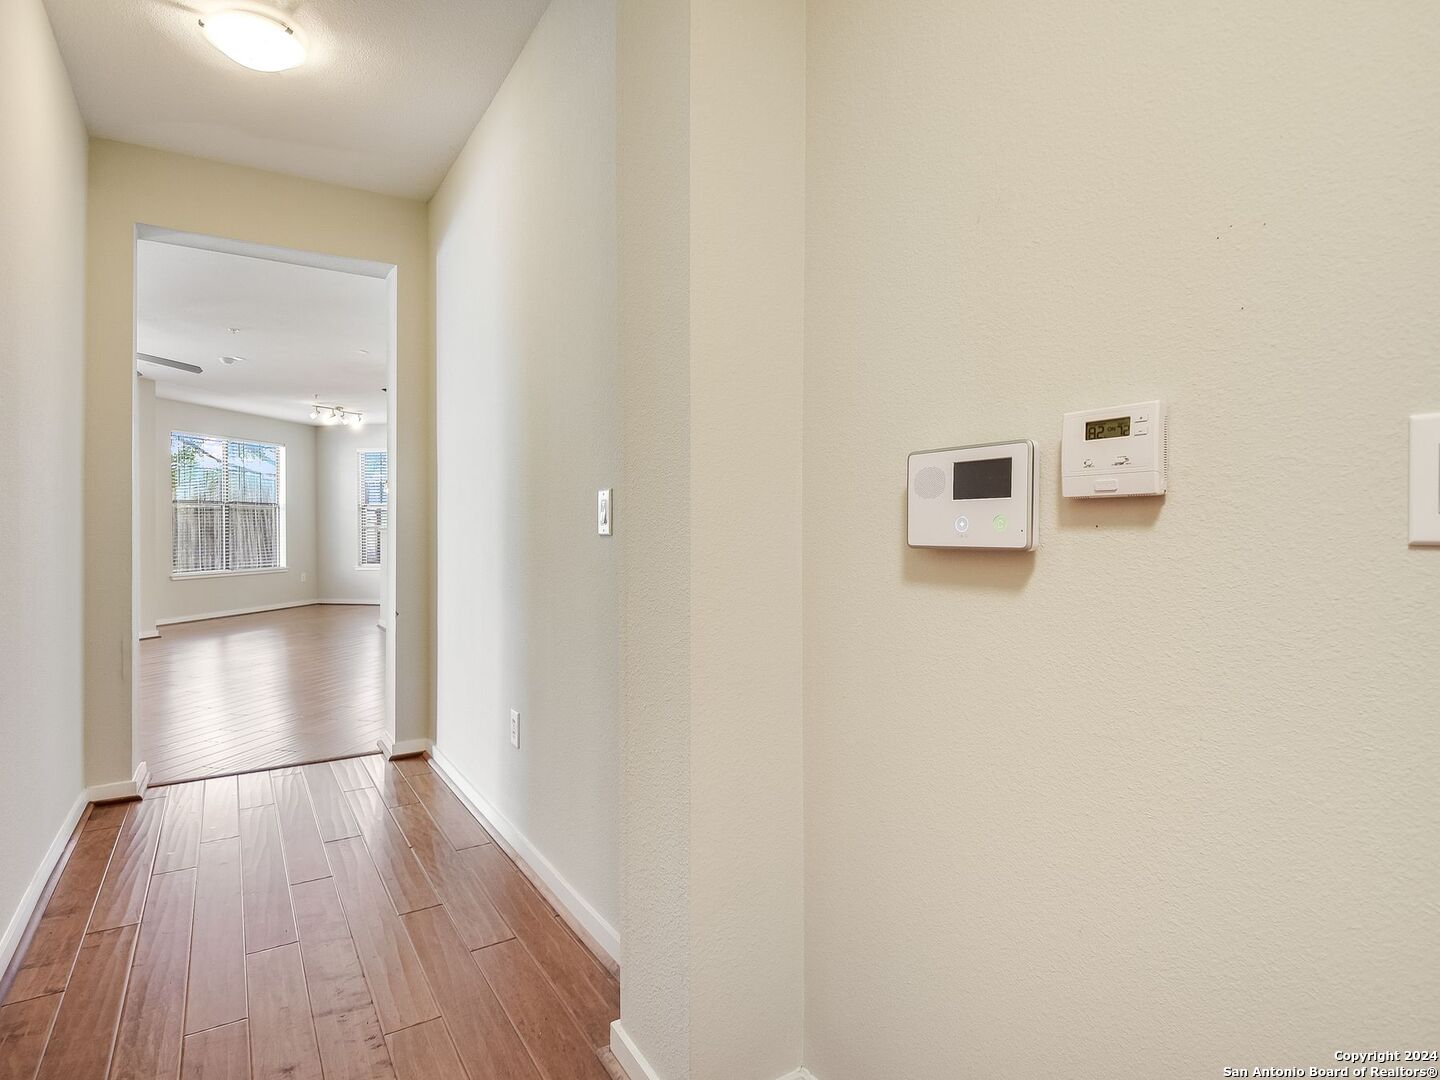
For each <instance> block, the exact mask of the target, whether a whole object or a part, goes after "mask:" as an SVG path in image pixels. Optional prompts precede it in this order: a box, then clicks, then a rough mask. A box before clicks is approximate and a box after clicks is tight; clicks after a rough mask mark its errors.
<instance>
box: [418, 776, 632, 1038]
mask: <svg viewBox="0 0 1440 1080" xmlns="http://www.w3.org/2000/svg"><path fill="white" fill-rule="evenodd" d="M430 757H431V760H432V761H433V762H434V763H435V767H436V768H437V769H438V770H439V772H440V775H441V777H442V778H443V779H444V780H445V782H446V783H448V784H449V785H450V787H451V788H452V789H453V790H454V792H455V794H456V795H458V796H459V797H460V801H461V802H463V803H465V804H467V805H468V806H469V807H470V809H471V810H473V811H474V812H475V813H476V814H478V815H479V816H480V817H482V818H484V819H485V820H486V821H488V822H489V823H490V824H491V825H493V826H494V827H495V829H496V830H497V831H498V832H499V833H500V836H501V838H502V839H503V840H504V841H505V842H506V843H507V844H509V845H510V846H511V847H512V848H513V849H514V850H515V853H516V854H517V855H518V856H519V857H520V858H521V859H523V860H524V861H525V863H526V864H527V865H528V866H529V867H530V869H531V870H532V871H534V873H535V874H536V875H538V876H539V878H540V880H541V881H543V882H544V883H545V885H546V887H547V888H548V889H549V890H550V893H551V895H552V896H553V897H554V899H555V900H556V902H558V903H559V904H560V906H561V907H563V908H564V909H565V910H566V911H567V912H568V913H569V914H570V917H571V918H572V919H574V920H575V922H577V923H578V924H579V925H580V926H582V927H584V928H585V932H586V933H587V934H588V935H589V937H590V940H591V942H592V943H593V944H594V945H595V946H596V947H597V948H599V949H600V950H601V951H602V952H604V953H605V955H606V956H608V957H609V958H610V962H611V965H610V966H618V965H619V963H620V934H619V933H618V932H617V931H616V929H615V927H613V926H611V925H610V923H609V922H608V921H607V920H606V919H605V917H604V916H602V915H601V914H600V912H598V911H596V910H595V908H594V907H593V906H592V905H591V904H590V902H589V901H588V900H586V899H585V897H583V896H581V895H580V892H579V891H578V890H577V889H576V888H575V886H573V885H571V884H570V882H568V881H566V880H565V876H564V875H563V874H561V873H560V871H559V870H557V869H556V868H555V866H554V864H553V863H551V862H550V860H549V859H547V858H545V856H544V855H543V854H541V853H540V849H539V848H537V847H536V846H535V845H534V844H533V843H531V842H530V838H529V837H527V836H526V835H525V834H524V833H523V832H521V831H520V830H519V829H518V828H517V827H516V826H515V823H514V822H512V821H511V820H510V819H509V818H507V817H506V816H505V815H504V814H502V813H500V811H499V810H497V809H495V807H494V806H492V805H490V802H489V800H487V799H486V798H485V797H484V796H483V795H481V794H480V792H478V791H477V790H475V788H474V787H473V786H472V785H471V784H470V782H469V781H468V780H466V779H465V777H464V776H462V775H461V773H460V771H459V770H458V769H457V768H456V767H455V764H454V763H453V762H452V761H450V759H449V758H447V757H446V756H445V755H444V754H443V753H442V752H441V751H440V750H438V749H435V750H431V751H430ZM615 1056H616V1057H617V1058H618V1057H619V1056H620V1055H619V1054H618V1053H617V1054H616V1055H615ZM622 1064H623V1062H622Z"/></svg>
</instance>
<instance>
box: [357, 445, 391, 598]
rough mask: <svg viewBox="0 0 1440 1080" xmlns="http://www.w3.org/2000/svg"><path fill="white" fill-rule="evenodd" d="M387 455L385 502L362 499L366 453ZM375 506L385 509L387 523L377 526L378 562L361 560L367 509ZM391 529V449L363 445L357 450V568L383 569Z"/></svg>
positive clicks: (367, 569)
mask: <svg viewBox="0 0 1440 1080" xmlns="http://www.w3.org/2000/svg"><path fill="white" fill-rule="evenodd" d="M366 454H384V455H385V501H384V502H383V503H366V502H362V501H361V499H362V498H363V497H364V491H365V455H366ZM375 506H380V507H383V508H384V510H385V524H384V525H379V526H376V528H377V529H378V530H379V532H380V537H379V541H378V543H379V546H380V561H379V562H378V563H366V562H361V561H360V560H361V556H362V554H363V553H364V550H365V511H366V510H368V509H371V508H373V507H375ZM389 531H390V451H389V450H388V449H387V448H386V447H384V446H362V447H359V448H358V449H357V450H356V451H355V569H356V570H365V571H373V570H380V569H383V568H384V566H385V534H386V533H388V532H389Z"/></svg>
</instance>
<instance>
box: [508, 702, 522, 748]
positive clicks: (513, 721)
mask: <svg viewBox="0 0 1440 1080" xmlns="http://www.w3.org/2000/svg"><path fill="white" fill-rule="evenodd" d="M510 745H511V746H513V747H515V748H516V749H517V750H518V749H519V748H520V710H519V709H511V710H510Z"/></svg>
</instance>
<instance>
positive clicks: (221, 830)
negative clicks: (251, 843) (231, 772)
mask: <svg viewBox="0 0 1440 1080" xmlns="http://www.w3.org/2000/svg"><path fill="white" fill-rule="evenodd" d="M201 822H202V827H201V829H200V842H201V843H202V844H203V843H204V842H205V841H207V840H224V839H225V838H226V837H229V836H239V835H240V790H239V787H238V786H237V784H236V782H235V777H233V776H217V777H215V778H214V779H213V780H206V781H205V811H204V813H203V814H202V815H201Z"/></svg>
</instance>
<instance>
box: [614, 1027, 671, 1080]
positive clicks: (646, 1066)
mask: <svg viewBox="0 0 1440 1080" xmlns="http://www.w3.org/2000/svg"><path fill="white" fill-rule="evenodd" d="M610 1052H611V1053H612V1054H614V1055H615V1060H616V1061H618V1062H619V1063H620V1067H621V1068H622V1069H624V1070H625V1075H626V1076H628V1077H630V1080H660V1074H659V1073H657V1072H656V1071H655V1070H654V1069H652V1068H651V1067H650V1062H648V1061H646V1060H645V1055H644V1054H642V1053H641V1052H640V1048H639V1047H638V1046H636V1045H635V1042H634V1040H632V1039H631V1038H630V1034H629V1033H628V1032H627V1031H626V1030H625V1025H624V1024H622V1023H621V1022H620V1021H619V1020H614V1021H612V1022H611V1024H610Z"/></svg>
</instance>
